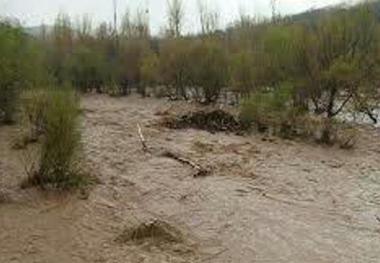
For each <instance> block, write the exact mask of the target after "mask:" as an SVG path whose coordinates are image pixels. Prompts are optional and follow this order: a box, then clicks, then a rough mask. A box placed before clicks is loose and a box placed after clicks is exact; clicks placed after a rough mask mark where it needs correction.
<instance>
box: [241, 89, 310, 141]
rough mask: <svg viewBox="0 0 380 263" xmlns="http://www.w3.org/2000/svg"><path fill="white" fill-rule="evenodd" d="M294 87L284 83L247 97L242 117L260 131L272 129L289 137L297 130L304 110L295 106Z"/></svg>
mask: <svg viewBox="0 0 380 263" xmlns="http://www.w3.org/2000/svg"><path fill="white" fill-rule="evenodd" d="M292 90H293V89H292V87H291V86H287V85H283V86H281V87H279V88H276V89H275V90H261V91H257V92H255V93H253V94H252V95H251V96H250V97H248V98H246V99H245V100H244V101H243V103H242V106H241V111H240V119H241V121H242V123H244V125H246V126H250V125H254V126H256V127H257V129H258V130H259V131H262V132H263V131H267V130H272V131H273V132H274V133H276V134H279V135H281V136H284V137H289V136H291V135H292V134H293V133H296V132H297V131H296V130H297V128H298V127H297V124H299V123H298V122H299V120H300V118H301V116H302V115H303V114H304V112H303V111H302V110H300V109H298V108H297V107H295V106H294V104H293V100H292Z"/></svg>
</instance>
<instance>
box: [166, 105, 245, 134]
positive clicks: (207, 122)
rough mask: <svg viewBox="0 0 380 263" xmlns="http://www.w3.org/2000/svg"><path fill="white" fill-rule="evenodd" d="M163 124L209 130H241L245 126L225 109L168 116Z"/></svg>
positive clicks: (173, 127)
mask: <svg viewBox="0 0 380 263" xmlns="http://www.w3.org/2000/svg"><path fill="white" fill-rule="evenodd" d="M163 125H164V126H165V127H168V128H170V129H186V128H194V129H200V130H206V131H209V132H223V131H224V132H239V131H242V130H243V126H242V125H241V123H240V122H239V121H238V120H237V119H236V118H235V116H233V115H232V114H230V113H228V112H226V111H223V110H214V111H210V112H206V111H197V112H191V113H188V114H184V115H181V116H176V117H168V118H165V119H164V121H163Z"/></svg>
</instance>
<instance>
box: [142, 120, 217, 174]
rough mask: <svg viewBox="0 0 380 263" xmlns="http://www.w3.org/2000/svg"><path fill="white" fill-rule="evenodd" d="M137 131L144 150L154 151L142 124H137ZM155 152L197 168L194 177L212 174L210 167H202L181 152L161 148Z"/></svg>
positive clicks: (157, 154)
mask: <svg viewBox="0 0 380 263" xmlns="http://www.w3.org/2000/svg"><path fill="white" fill-rule="evenodd" d="M137 132H138V135H139V138H140V142H141V145H142V148H143V151H144V152H148V153H152V151H151V150H150V149H149V148H148V145H147V142H146V140H145V137H144V134H143V133H142V129H141V126H140V124H137ZM153 154H155V155H156V156H160V157H166V158H170V159H173V160H175V161H177V162H180V163H182V164H184V165H188V166H191V167H192V168H193V169H194V170H195V173H194V174H193V177H201V176H207V175H208V174H210V170H209V169H206V168H204V167H202V166H201V165H199V164H196V163H195V162H193V161H191V160H190V159H188V158H185V157H183V156H181V155H180V154H178V153H175V152H173V151H171V150H168V149H161V150H160V151H157V153H153Z"/></svg>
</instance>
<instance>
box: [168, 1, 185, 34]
mask: <svg viewBox="0 0 380 263" xmlns="http://www.w3.org/2000/svg"><path fill="white" fill-rule="evenodd" d="M167 3H168V17H169V30H170V33H171V34H172V35H173V36H174V37H180V36H181V34H182V27H183V21H184V8H183V2H182V0H168V2H167Z"/></svg>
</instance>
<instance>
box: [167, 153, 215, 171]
mask: <svg viewBox="0 0 380 263" xmlns="http://www.w3.org/2000/svg"><path fill="white" fill-rule="evenodd" d="M161 156H163V157H166V158H170V159H173V160H176V161H178V162H180V163H182V164H185V165H189V166H191V167H192V168H193V169H194V170H195V173H194V174H193V177H195V178H196V177H201V176H207V175H208V174H210V170H208V169H206V168H204V167H202V166H200V165H199V164H196V163H194V162H193V161H191V160H189V159H187V158H184V157H182V156H180V155H179V154H177V153H174V152H172V151H169V150H165V151H163V152H162V153H161Z"/></svg>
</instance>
